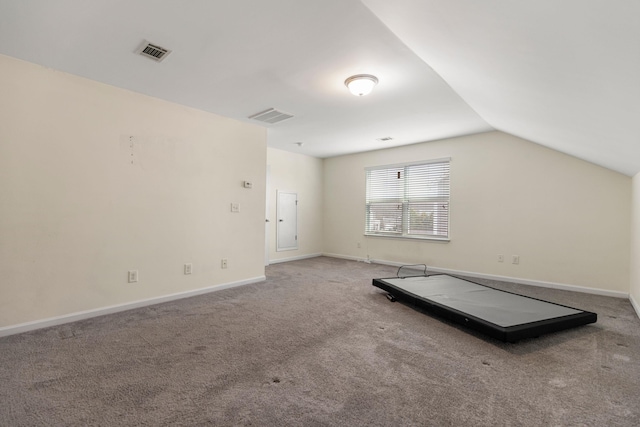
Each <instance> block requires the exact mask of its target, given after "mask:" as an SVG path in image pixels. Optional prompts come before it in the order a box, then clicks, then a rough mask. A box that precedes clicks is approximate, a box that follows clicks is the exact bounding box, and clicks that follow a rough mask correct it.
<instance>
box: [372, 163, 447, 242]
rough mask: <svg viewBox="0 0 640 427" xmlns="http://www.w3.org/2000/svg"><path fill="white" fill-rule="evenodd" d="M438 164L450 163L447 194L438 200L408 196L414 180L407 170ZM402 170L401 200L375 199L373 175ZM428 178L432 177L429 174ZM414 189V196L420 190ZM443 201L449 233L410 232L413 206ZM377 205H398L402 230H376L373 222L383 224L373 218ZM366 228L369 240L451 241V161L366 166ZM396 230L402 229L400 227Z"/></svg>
mask: <svg viewBox="0 0 640 427" xmlns="http://www.w3.org/2000/svg"><path fill="white" fill-rule="evenodd" d="M436 163H439V164H446V168H445V169H446V181H447V186H446V189H445V191H444V193H445V194H439V195H437V196H434V197H421V198H416V197H410V196H409V195H408V194H407V193H408V192H409V191H410V189H409V187H408V184H407V181H410V179H411V178H407V170H410V169H411V168H414V169H416V166H425V165H431V164H436ZM399 169H401V170H402V171H401V173H402V178H401V179H402V183H401V185H400V186H401V187H402V191H401V193H402V194H401V198H399V197H397V196H396V197H388V198H378V199H373V198H371V197H370V193H371V192H373V191H375V190H371V189H370V187H371V185H372V183H371V179H370V178H371V177H370V172H372V171H389V172H390V173H393V174H395V173H397V171H398V170H399ZM410 176H411V173H409V177H410ZM425 177H428V175H427V176H425ZM378 184H379V183H378ZM411 190H413V192H414V193H415V191H416V190H415V187H411ZM396 191H397V190H396ZM443 202H444V206H443V209H445V210H446V215H445V216H446V226H445V227H444V230H446V235H438V234H437V233H436V232H434V234H421V233H411V232H410V230H409V226H410V223H411V217H410V215H411V213H410V209H409V207H410V206H411V205H412V204H414V205H415V204H416V203H434V204H441V203H443ZM375 204H378V205H382V204H396V205H398V206H399V207H398V211H401V215H400V216H397V214H396V219H397V218H400V222H401V223H400V227H399V228H400V230H401V231H397V230H380V229H377V230H375V229H374V228H375V227H373V223H374V222H376V223H378V225H379V223H380V220H379V219H375V220H374V219H371V218H370V215H371V208H372V206H374V205H375ZM400 204H401V208H400ZM445 206H446V207H445ZM387 212H389V211H387ZM364 228H365V230H364V235H365V236H367V237H387V238H392V239H416V240H428V241H441V242H449V241H450V240H451V158H450V157H444V158H439V159H430V160H422V161H415V162H406V163H396V164H391V165H380V166H371V167H365V227H364ZM396 228H398V225H397V224H396Z"/></svg>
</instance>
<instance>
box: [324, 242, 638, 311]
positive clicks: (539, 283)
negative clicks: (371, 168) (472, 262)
mask: <svg viewBox="0 0 640 427" xmlns="http://www.w3.org/2000/svg"><path fill="white" fill-rule="evenodd" d="M324 256H328V257H332V258H342V259H349V260H352V261H363V262H372V263H374V264H383V265H392V266H394V267H401V266H403V265H407V263H403V262H396V261H386V260H380V259H369V260H368V259H365V258H358V257H352V256H348V255H338V254H324ZM427 267H428V270H429V271H436V272H438V273H446V274H457V275H460V276H469V277H477V278H479V279H490V280H500V281H503V282H512V283H519V284H522V285H531V286H539V287H542V288H551V289H562V290H565V291H573V292H582V293H587V294H595V295H604V296H608V297H616V298H630V295H629V294H628V293H626V292H620V291H610V290H608V289H599V288H588V287H586V286H576V285H567V284H564V283H554V282H544V281H541V280H531V279H521V278H518V277H509V276H499V275H495V274H485V273H476V272H473V271H461V270H452V269H448V268H438V267H432V266H427ZM632 304H633V302H632ZM636 311H638V310H637V309H636Z"/></svg>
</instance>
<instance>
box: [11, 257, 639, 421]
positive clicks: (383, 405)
mask: <svg viewBox="0 0 640 427" xmlns="http://www.w3.org/2000/svg"><path fill="white" fill-rule="evenodd" d="M395 272H396V269H395V268H393V267H388V266H382V265H375V264H365V263H358V262H352V261H346V260H340V259H333V258H326V257H319V258H313V259H308V260H302V261H295V262H289V263H283V264H275V265H271V266H269V267H268V268H267V272H266V273H267V280H266V281H265V282H261V283H256V284H252V285H247V286H243V287H240V288H234V289H227V290H223V291H219V292H214V293H210V294H207V295H202V296H198V297H193V298H188V299H183V300H179V301H174V302H170V303H165V304H159V305H155V306H151V307H146V308H140V309H136V310H131V311H127V312H122V313H118V314H113V315H108V316H103V317H98V318H93V319H89V320H85V321H81V322H76V323H71V324H66V325H62V326H57V327H52V328H47V329H41V330H38V331H32V332H28V333H24V334H20V335H14V336H10V337H4V338H1V339H0V426H122V425H136V426H173V425H176V426H203V425H216V426H248V425H252V426H403V425H406V426H409V425H412V426H638V425H640V320H639V319H638V317H637V316H636V314H635V312H634V311H633V309H632V307H631V305H630V303H629V301H628V300H625V299H619V298H611V297H603V296H596V295H589V294H580V293H573V292H568V291H560V290H551V289H543V288H534V287H528V286H523V285H516V284H509V283H499V282H492V281H487V280H482V281H480V282H482V283H486V284H490V285H492V286H495V287H498V288H502V289H508V290H512V291H516V292H520V293H522V294H526V295H530V296H535V297H538V298H543V299H546V300H549V301H553V302H558V303H561V304H566V305H570V306H574V307H577V308H581V309H585V310H589V311H595V312H596V313H598V322H597V323H596V324H592V325H588V326H583V327H579V328H576V329H572V330H568V331H563V332H558V333H554V334H549V335H544V336H541V337H540V338H536V339H530V340H524V341H521V342H519V343H516V344H509V343H502V342H499V341H495V340H493V339H490V338H486V337H484V336H481V335H479V334H477V333H474V332H472V331H468V330H466V329H464V328H462V327H459V326H456V325H452V324H450V323H448V322H446V321H442V320H439V319H437V318H434V317H431V316H429V315H426V314H424V313H422V312H420V311H419V310H417V309H414V308H412V307H410V306H407V305H404V304H402V303H398V302H396V303H392V302H389V301H388V300H387V298H386V297H385V293H384V292H382V291H381V290H379V289H377V288H374V287H373V286H371V279H373V278H377V277H390V276H394V275H395Z"/></svg>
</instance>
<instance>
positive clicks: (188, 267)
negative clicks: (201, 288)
mask: <svg viewBox="0 0 640 427" xmlns="http://www.w3.org/2000/svg"><path fill="white" fill-rule="evenodd" d="M192 271H193V265H192V264H191V263H188V264H185V265H184V274H191V272H192Z"/></svg>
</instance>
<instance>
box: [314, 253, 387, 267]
mask: <svg viewBox="0 0 640 427" xmlns="http://www.w3.org/2000/svg"><path fill="white" fill-rule="evenodd" d="M322 256H327V257H329V258H340V259H347V260H349V261H358V262H367V263H371V260H369V259H368V258H362V257H357V256H350V255H340V254H330V253H323V254H322ZM381 264H382V263H381ZM389 265H391V264H389Z"/></svg>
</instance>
